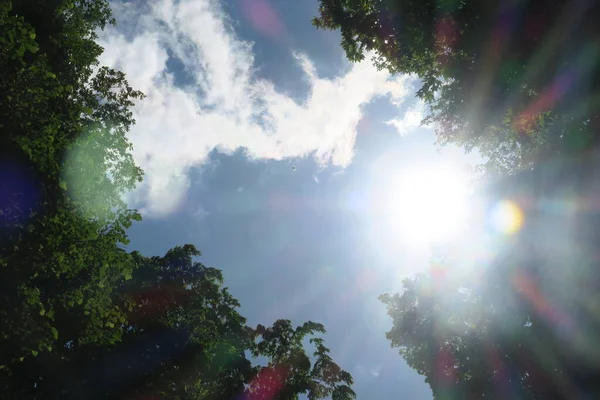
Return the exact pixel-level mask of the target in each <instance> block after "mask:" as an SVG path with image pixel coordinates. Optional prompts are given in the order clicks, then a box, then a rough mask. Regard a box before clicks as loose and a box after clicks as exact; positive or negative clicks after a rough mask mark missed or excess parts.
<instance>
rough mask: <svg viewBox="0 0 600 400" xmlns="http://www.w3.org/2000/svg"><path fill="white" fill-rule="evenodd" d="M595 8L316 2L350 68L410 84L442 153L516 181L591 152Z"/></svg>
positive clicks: (529, 2)
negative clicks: (353, 64)
mask: <svg viewBox="0 0 600 400" xmlns="http://www.w3.org/2000/svg"><path fill="white" fill-rule="evenodd" d="M599 16H600V6H599V5H598V4H597V3H596V2H585V1H582V2H579V1H576V2H572V1H565V0H551V1H546V0H523V1H519V0H517V1H476V0H465V1H452V0H443V1H439V0H435V1H434V0H424V1H412V0H360V1H356V0H320V8H319V16H318V17H316V18H315V19H314V20H313V24H314V25H315V26H317V27H319V28H324V29H340V31H341V34H342V42H341V45H342V47H343V49H344V50H345V52H346V54H347V56H348V58H349V59H350V60H352V61H360V60H362V59H364V58H365V57H372V58H373V61H374V63H375V64H376V65H377V66H378V67H380V68H384V69H387V70H389V71H390V72H392V73H405V74H414V75H415V76H417V77H418V78H419V79H420V81H421V83H422V86H421V88H420V90H419V91H418V93H417V95H418V97H419V98H420V99H421V100H422V101H424V102H425V103H426V104H427V105H428V106H429V109H430V113H429V115H428V117H427V121H429V122H431V123H433V124H434V126H435V129H436V132H437V137H438V141H439V142H440V143H441V144H445V143H455V144H458V145H460V146H464V147H465V148H466V149H467V150H469V151H470V150H472V149H473V148H477V149H478V150H479V151H480V152H481V153H482V154H483V155H484V156H485V157H487V158H488V160H487V162H486V165H485V167H486V170H487V171H488V172H494V173H503V174H504V173H515V172H516V171H519V170H524V169H529V168H532V167H533V164H534V163H535V162H537V161H539V160H545V159H548V158H549V157H550V156H552V157H554V158H556V156H558V155H561V156H567V157H568V156H572V155H573V154H579V153H580V152H581V150H582V149H585V148H586V147H587V146H590V145H592V144H593V143H597V135H596V134H595V132H596V131H597V129H598V127H599V125H598V107H599V105H598V98H597V92H598V89H599V84H600V83H599V82H600V80H599V78H600V73H599V69H598V65H599V64H598V63H599V58H598V57H599V56H600V53H599V52H598V51H599V48H598V45H597V38H598V30H597V28H596V21H597V19H598V17H599Z"/></svg>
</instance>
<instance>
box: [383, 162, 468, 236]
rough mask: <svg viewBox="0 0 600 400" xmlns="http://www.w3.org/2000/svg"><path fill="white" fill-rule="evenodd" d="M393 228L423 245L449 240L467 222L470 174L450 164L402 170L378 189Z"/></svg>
mask: <svg viewBox="0 0 600 400" xmlns="http://www.w3.org/2000/svg"><path fill="white" fill-rule="evenodd" d="M378 192H379V193H378V197H379V201H380V202H381V204H382V205H383V206H384V207H385V210H384V211H385V213H386V214H389V215H390V218H389V220H388V221H389V224H390V229H391V230H392V231H393V233H394V235H400V236H401V238H402V239H403V241H407V242H409V243H411V244H416V245H423V244H430V243H432V242H437V241H441V240H446V239H447V238H449V237H450V236H451V235H453V234H456V233H457V232H458V231H459V230H460V229H461V227H462V226H463V225H464V224H463V222H464V218H465V212H466V208H467V176H466V174H465V173H463V172H462V171H460V170H459V169H458V168H454V167H452V166H449V165H437V166H434V167H430V166H428V167H422V168H416V169H411V170H408V171H404V172H401V173H399V174H398V175H396V176H395V178H392V181H391V182H388V184H387V185H385V187H381V188H380V189H379V190H378Z"/></svg>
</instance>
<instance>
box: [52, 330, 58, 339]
mask: <svg viewBox="0 0 600 400" xmlns="http://www.w3.org/2000/svg"><path fill="white" fill-rule="evenodd" d="M52 337H54V339H58V330H57V329H56V328H55V327H52Z"/></svg>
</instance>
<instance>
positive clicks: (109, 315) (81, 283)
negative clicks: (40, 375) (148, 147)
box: [0, 0, 142, 373]
mask: <svg viewBox="0 0 600 400" xmlns="http://www.w3.org/2000/svg"><path fill="white" fill-rule="evenodd" d="M108 22H110V9H109V8H108V3H107V2H106V1H102V0H97V1H77V2H74V1H68V0H65V1H19V2H14V3H13V2H11V1H7V0H2V1H1V2H0V26H1V29H0V32H1V33H0V44H1V46H0V49H1V50H0V52H1V53H0V73H1V74H2V80H1V82H0V93H2V95H1V96H0V129H1V131H2V135H1V139H0V140H1V143H0V153H1V154H0V159H2V163H1V164H2V165H1V167H2V169H1V173H2V175H3V177H4V178H5V179H3V182H2V199H1V201H2V204H0V206H1V211H0V212H1V215H0V216H1V221H0V223H1V229H0V282H1V283H0V285H1V288H2V295H0V318H2V321H3V324H4V326H5V329H3V330H2V334H1V335H0V369H2V370H5V369H6V368H7V365H8V364H10V363H12V362H13V361H14V360H18V359H23V358H24V357H35V356H37V355H38V354H39V353H40V352H44V351H49V350H51V349H52V348H54V347H55V346H57V345H61V343H60V341H59V338H60V337H61V336H64V335H65V333H66V332H64V330H69V329H71V330H73V329H77V330H78V336H77V338H78V339H77V340H79V341H81V342H104V341H107V342H114V341H116V340H118V338H119V336H120V334H121V328H120V322H121V321H122V320H123V319H124V315H123V313H122V311H120V310H119V309H118V308H117V307H115V305H114V304H112V300H111V298H112V296H113V291H114V289H115V287H116V286H117V285H118V284H119V282H120V281H122V280H124V279H125V278H126V277H127V276H128V275H130V274H131V270H132V261H131V259H130V258H131V257H130V255H128V254H127V253H126V252H125V251H123V250H122V249H121V248H120V247H119V246H122V245H126V244H127V243H128V239H127V235H126V229H127V228H128V227H129V226H130V225H131V223H132V221H133V220H139V219H140V216H139V214H137V213H136V212H135V210H128V209H126V208H125V205H124V204H123V202H122V200H121V196H122V194H123V193H124V192H126V191H128V190H131V189H132V188H133V187H134V185H135V183H136V182H138V181H139V180H140V179H141V171H140V170H139V168H138V167H136V166H135V164H134V163H133V159H132V156H131V154H130V153H129V149H130V147H131V145H130V144H129V142H128V140H127V138H126V136H125V133H126V132H127V130H128V129H129V127H130V126H131V124H132V123H133V122H134V121H133V118H132V113H131V110H130V107H131V106H132V104H133V101H134V100H135V99H139V98H141V97H142V95H141V93H139V92H136V91H134V90H133V89H131V88H130V87H129V85H128V84H127V82H126V80H125V77H124V75H123V74H122V73H120V72H117V71H113V70H110V69H107V68H104V67H102V68H96V64H97V58H98V56H99V55H100V54H101V51H102V48H101V47H100V46H99V45H98V44H96V43H95V41H94V39H95V38H96V30H97V29H101V28H103V27H104V26H105V24H106V23H108ZM72 315H78V316H79V318H77V319H72V320H71V319H70V317H71V316H72ZM65 318H69V320H70V321H76V322H77V323H76V324H74V325H72V326H71V325H65V324H61V322H60V321H61V319H65ZM67 336H68V335H67ZM7 373H10V372H9V371H8V372H7Z"/></svg>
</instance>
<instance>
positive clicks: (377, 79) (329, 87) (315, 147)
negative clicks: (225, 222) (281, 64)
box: [101, 0, 412, 215]
mask: <svg viewBox="0 0 600 400" xmlns="http://www.w3.org/2000/svg"><path fill="white" fill-rule="evenodd" d="M115 14H116V17H117V21H118V22H119V25H118V26H117V28H113V29H111V30H108V31H106V32H104V33H103V34H102V35H101V42H102V43H101V44H102V45H103V46H104V47H105V53H104V54H103V55H102V57H101V63H102V64H105V65H109V66H113V67H115V68H118V69H121V70H123V71H124V72H125V73H126V74H127V76H128V80H129V81H130V83H131V84H132V86H133V87H135V88H136V89H140V90H142V91H143V92H144V93H145V94H146V95H147V98H146V99H144V100H143V101H142V102H140V103H139V104H138V105H137V106H136V109H135V118H136V121H137V124H136V125H135V126H134V127H133V129H132V130H131V132H130V139H131V141H132V142H133V145H134V157H135V159H136V161H137V162H138V164H139V165H140V166H141V167H142V169H144V171H145V178H144V183H143V184H142V187H141V188H139V189H138V190H136V192H135V193H133V194H132V195H131V196H130V199H129V201H130V203H133V204H131V205H133V206H136V207H140V208H142V207H143V209H144V210H145V211H146V212H147V213H150V214H154V215H161V214H162V215H164V214H167V213H169V212H171V211H173V210H175V209H176V208H177V207H178V205H179V204H180V201H181V199H182V198H183V196H184V195H185V193H186V191H187V189H188V187H189V185H190V182H189V179H188V175H187V173H188V170H189V168H190V167H192V166H197V165H201V164H203V163H205V162H206V160H207V158H208V154H209V153H210V152H211V151H212V150H214V149H218V150H219V151H221V152H226V153H230V152H233V151H235V150H237V149H239V148H244V149H245V151H246V153H247V155H248V157H249V158H251V159H272V160H281V159H284V158H292V157H305V156H312V157H314V158H315V160H317V162H319V163H320V164H322V165H335V166H341V167H344V166H346V165H348V164H349V163H350V162H351V160H352V155H353V148H354V143H355V137H356V127H357V123H358V122H359V120H360V119H361V117H362V110H361V107H362V105H364V104H366V103H368V102H369V101H370V100H371V99H373V98H374V97H376V96H381V95H389V96H390V98H391V100H392V102H393V103H394V104H396V105H399V104H401V102H402V101H403V99H404V97H405V96H406V94H407V93H408V87H409V80H410V79H409V78H407V77H396V78H393V79H391V78H390V76H389V75H388V74H387V73H386V72H383V71H377V70H376V68H374V67H373V66H372V64H371V62H370V61H365V62H363V63H358V64H353V65H352V66H351V68H350V69H349V70H348V72H347V73H346V74H345V75H343V76H341V77H338V78H336V79H324V78H320V77H319V75H318V71H317V70H316V68H315V66H314V64H313V62H312V61H311V60H310V59H309V57H308V56H307V55H305V54H301V53H294V56H295V58H296V60H297V62H298V64H299V65H300V67H301V68H302V70H303V71H304V77H298V78H303V79H307V80H308V82H309V84H310V88H311V90H310V94H309V96H308V98H307V99H306V100H305V101H304V103H302V104H299V103H297V102H296V101H295V100H294V99H292V98H291V97H289V96H288V95H285V94H282V93H280V92H278V91H277V90H276V89H275V87H274V85H273V83H272V82H270V81H268V80H263V79H257V78H256V76H255V74H254V69H255V68H256V67H255V61H254V56H253V53H252V44H251V43H249V42H245V41H243V40H241V39H239V38H238V37H237V36H236V35H235V32H234V31H233V30H232V29H231V27H230V23H229V20H228V17H227V16H226V15H225V14H224V12H223V10H222V8H221V6H220V4H219V3H218V2H217V1H216V0H180V1H175V0H153V1H151V2H150V3H148V4H146V5H144V6H141V5H139V3H138V2H130V3H125V4H121V5H119V6H118V7H117V8H116V13H115ZM307 25H308V22H307ZM169 50H170V51H171V52H172V53H173V54H174V55H175V56H176V57H177V58H179V59H180V60H181V61H182V63H183V65H184V67H185V71H186V74H187V75H188V78H191V79H188V80H189V82H188V84H187V85H186V86H183V87H182V86H181V85H176V84H175V76H174V75H173V73H172V71H169V70H168V69H167V61H168V54H169V53H168V51H169ZM367 60H368V58H367ZM294 78H295V77H290V79H294ZM410 118H412V117H410ZM390 123H392V122H390Z"/></svg>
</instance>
